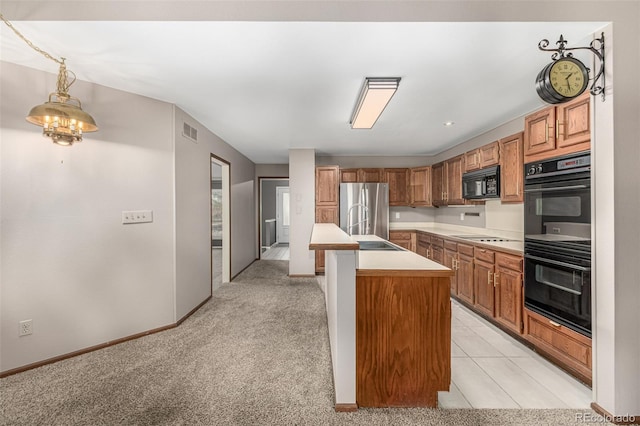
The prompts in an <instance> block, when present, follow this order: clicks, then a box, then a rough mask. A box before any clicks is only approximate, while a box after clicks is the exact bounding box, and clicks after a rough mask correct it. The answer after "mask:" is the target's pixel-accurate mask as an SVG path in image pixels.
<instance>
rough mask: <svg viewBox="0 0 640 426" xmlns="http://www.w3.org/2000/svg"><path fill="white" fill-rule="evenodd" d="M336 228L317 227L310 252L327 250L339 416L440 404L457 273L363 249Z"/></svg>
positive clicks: (447, 373)
mask: <svg viewBox="0 0 640 426" xmlns="http://www.w3.org/2000/svg"><path fill="white" fill-rule="evenodd" d="M359 241H384V240H382V239H381V238H379V237H376V236H371V235H367V236H363V235H354V236H349V235H347V234H346V233H345V232H344V231H342V230H341V229H340V228H338V227H337V226H336V225H334V224H315V225H314V228H313V231H312V234H311V241H310V244H309V249H310V250H325V256H326V259H325V280H326V288H325V301H326V309H327V322H328V327H329V339H330V344H331V360H332V365H333V378H334V387H335V409H336V411H351V410H356V409H357V408H358V407H436V406H437V401H438V400H437V392H438V391H447V390H449V384H450V381H451V364H450V362H451V302H450V299H449V285H450V284H449V283H450V279H451V276H452V275H453V274H454V272H453V271H452V270H451V269H449V268H447V267H445V266H442V265H440V264H438V263H436V262H433V261H431V260H429V259H426V258H424V257H422V256H419V255H417V254H415V253H413V252H410V251H406V250H402V249H400V248H399V247H397V246H396V247H395V249H394V248H393V247H391V249H388V248H389V247H387V249H380V250H376V249H370V250H360V244H359V243H358V242H359Z"/></svg>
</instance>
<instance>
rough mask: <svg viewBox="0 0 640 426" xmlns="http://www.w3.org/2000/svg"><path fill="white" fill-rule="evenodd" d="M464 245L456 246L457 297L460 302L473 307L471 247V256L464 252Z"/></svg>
mask: <svg viewBox="0 0 640 426" xmlns="http://www.w3.org/2000/svg"><path fill="white" fill-rule="evenodd" d="M463 246H464V244H458V261H457V262H456V263H457V265H458V279H457V283H456V284H457V285H458V288H457V296H458V298H459V299H460V300H463V301H465V302H467V303H468V304H470V305H473V247H472V246H467V247H471V254H469V253H468V252H465V250H464V247H463Z"/></svg>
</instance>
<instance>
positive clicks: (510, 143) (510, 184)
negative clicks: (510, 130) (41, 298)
mask: <svg viewBox="0 0 640 426" xmlns="http://www.w3.org/2000/svg"><path fill="white" fill-rule="evenodd" d="M523 138H524V135H523V132H519V133H516V134H515V135H511V136H508V137H506V138H503V139H500V200H502V202H503V203H522V202H523V201H524V164H523V152H522V144H523Z"/></svg>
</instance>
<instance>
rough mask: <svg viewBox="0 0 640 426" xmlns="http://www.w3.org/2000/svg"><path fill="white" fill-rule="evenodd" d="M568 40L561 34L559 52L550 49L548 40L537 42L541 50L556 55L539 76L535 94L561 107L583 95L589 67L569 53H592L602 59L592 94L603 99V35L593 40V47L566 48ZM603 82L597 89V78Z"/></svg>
mask: <svg viewBox="0 0 640 426" xmlns="http://www.w3.org/2000/svg"><path fill="white" fill-rule="evenodd" d="M566 43H567V41H566V40H565V39H564V37H563V36H562V35H560V40H558V41H557V42H556V44H557V45H558V48H557V49H547V46H548V45H549V41H548V40H546V39H544V40H542V41H540V43H538V48H539V49H540V50H543V51H546V52H555V53H554V54H553V55H552V56H551V59H552V60H553V61H552V62H550V63H549V64H547V65H546V66H545V67H544V68H543V69H542V70H541V71H540V72H539V73H538V76H537V77H536V91H537V92H538V96H540V98H541V99H542V100H543V101H545V102H547V103H550V104H559V103H563V102H567V101H570V100H571V99H574V98H576V97H578V96H580V95H581V94H582V93H583V92H584V91H585V90H586V89H587V86H588V85H589V80H590V79H589V68H587V67H586V66H585V65H584V64H583V63H582V62H581V61H580V60H578V59H576V58H574V57H573V54H572V53H571V52H569V51H571V50H578V49H586V50H590V51H591V52H592V53H594V54H595V55H596V56H597V57H598V58H599V59H600V71H599V72H598V74H597V75H596V76H595V77H594V78H593V84H592V85H591V89H590V92H591V94H592V95H598V94H602V100H604V33H602V34H601V38H597V39H594V40H593V41H592V42H591V46H590V47H573V48H567V47H566ZM600 78H601V79H602V86H596V82H597V81H598V79H600Z"/></svg>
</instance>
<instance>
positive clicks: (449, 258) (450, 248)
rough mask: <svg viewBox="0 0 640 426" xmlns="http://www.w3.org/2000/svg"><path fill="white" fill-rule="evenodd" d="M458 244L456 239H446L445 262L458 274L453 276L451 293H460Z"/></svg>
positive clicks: (445, 264)
mask: <svg viewBox="0 0 640 426" xmlns="http://www.w3.org/2000/svg"><path fill="white" fill-rule="evenodd" d="M457 263H458V244H457V243H456V242H454V241H447V240H445V241H444V254H443V264H444V266H446V267H447V268H450V269H452V270H453V271H454V272H456V274H455V275H454V276H452V277H451V285H450V287H451V294H453V295H455V294H457V293H458V273H457V272H458V265H457Z"/></svg>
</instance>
